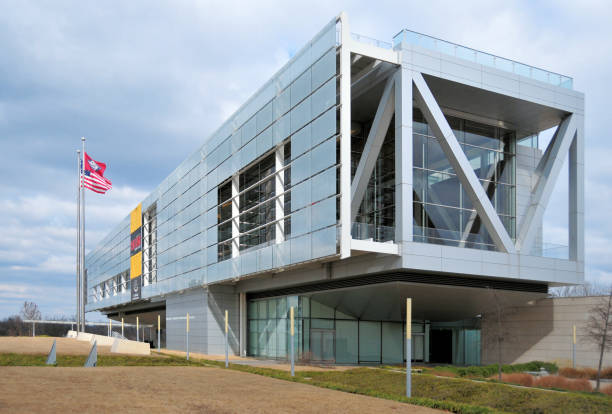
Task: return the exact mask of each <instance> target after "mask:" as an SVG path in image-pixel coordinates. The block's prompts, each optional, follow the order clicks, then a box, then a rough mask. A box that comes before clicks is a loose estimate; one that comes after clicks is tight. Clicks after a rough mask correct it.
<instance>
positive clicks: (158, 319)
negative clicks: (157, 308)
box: [157, 315, 161, 352]
mask: <svg viewBox="0 0 612 414" xmlns="http://www.w3.org/2000/svg"><path fill="white" fill-rule="evenodd" d="M160 348H161V318H160V316H159V315H157V351H158V352H159V350H160Z"/></svg>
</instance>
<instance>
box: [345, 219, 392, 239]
mask: <svg viewBox="0 0 612 414" xmlns="http://www.w3.org/2000/svg"><path fill="white" fill-rule="evenodd" d="M351 237H352V238H353V239H356V240H368V239H372V240H373V241H376V242H386V241H393V240H394V238H395V227H388V226H374V225H373V224H368V223H360V222H353V226H352V228H351Z"/></svg>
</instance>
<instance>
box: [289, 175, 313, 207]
mask: <svg viewBox="0 0 612 414" xmlns="http://www.w3.org/2000/svg"><path fill="white" fill-rule="evenodd" d="M308 204H310V180H307V181H303V182H302V183H300V184H298V185H296V186H294V187H292V188H291V209H292V210H293V211H295V210H299V209H300V208H302V207H305V206H307V205H308Z"/></svg>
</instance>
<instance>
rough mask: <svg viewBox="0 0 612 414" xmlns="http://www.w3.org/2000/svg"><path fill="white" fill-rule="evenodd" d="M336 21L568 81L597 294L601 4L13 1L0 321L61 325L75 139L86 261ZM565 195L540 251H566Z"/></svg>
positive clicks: (603, 137) (604, 89) (4, 89)
mask: <svg viewBox="0 0 612 414" xmlns="http://www.w3.org/2000/svg"><path fill="white" fill-rule="evenodd" d="M341 11H346V12H347V14H348V17H349V21H350V26H351V31H352V32H355V33H359V34H361V35H365V36H370V37H373V38H376V39H380V40H384V41H388V42H390V41H391V39H392V37H393V35H395V34H396V33H397V32H398V31H400V30H401V29H402V28H408V29H411V30H414V31H417V32H421V33H425V34H429V35H432V36H435V37H438V38H442V39H446V40H450V41H453V42H456V43H459V44H464V45H467V46H470V47H473V48H475V49H479V50H483V51H486V52H490V53H493V54H496V55H499V56H503V57H506V58H510V59H514V60H517V61H520V62H524V63H527V64H530V65H534V66H538V67H541V68H544V69H548V70H552V71H554V72H558V73H562V74H565V75H568V76H571V77H573V78H574V89H576V90H578V91H581V92H584V93H585V97H586V120H585V136H586V155H585V156H586V199H585V200H586V201H585V203H586V278H587V280H589V281H592V282H596V283H602V282H603V283H609V282H612V254H610V247H609V246H610V245H612V216H611V215H610V214H609V211H610V209H611V208H612V184H611V183H612V164H611V163H610V161H609V160H610V159H612V147H611V146H610V145H608V143H607V139H608V136H609V134H608V133H607V128H606V127H605V125H606V124H605V122H606V121H607V120H608V118H609V114H610V109H609V108H610V107H609V96H610V95H611V94H612V86H611V85H612V82H610V80H609V77H610V76H612V75H610V74H612V46H611V42H612V25H611V24H610V22H612V4H610V3H609V2H606V1H580V2H575V1H550V2H546V1H492V0H487V1H465V2H457V1H448V2H440V1H428V2H412V1H403V2H390V1H375V2H374V1H367V2H365V1H336V2H329V1H318V0H311V1H308V2H291V1H282V2H270V1H258V2H247V1H245V2H231V1H219V2H217V1H213V2H209V1H173V2H161V1H156V2H151V1H129V2H122V1H105V2H78V1H37V2H32V1H26V0H20V1H13V0H8V1H7V2H6V3H5V4H4V7H3V10H2V13H0V51H1V53H0V318H4V317H6V316H9V315H12V314H16V313H18V311H19V309H20V306H21V304H22V303H23V301H25V300H28V301H34V302H36V303H37V304H38V305H39V308H40V310H41V312H42V314H43V316H45V317H46V316H59V315H74V308H75V304H74V303H75V291H74V284H75V275H74V274H75V238H76V233H75V217H76V204H75V202H76V196H75V194H76V179H77V178H76V158H75V151H76V149H77V148H79V146H80V137H81V136H85V137H86V138H87V151H88V153H89V154H91V155H92V156H93V157H94V158H95V159H97V160H100V161H103V162H106V163H107V172H106V175H107V176H108V177H109V178H110V179H111V180H112V181H113V189H112V190H111V191H110V192H109V193H107V194H106V195H104V196H100V195H96V194H94V193H91V192H89V193H88V194H87V217H86V223H87V235H86V242H87V246H86V247H87V250H90V249H92V248H93V247H94V246H95V245H96V243H97V242H98V241H99V240H100V239H101V238H102V237H104V235H106V234H107V233H108V232H109V231H110V230H111V229H112V228H113V227H114V226H115V225H116V224H117V223H118V222H119V221H120V220H122V219H123V218H124V217H125V216H126V215H127V214H128V212H129V211H130V210H131V209H132V208H134V207H135V206H136V204H137V203H138V202H139V201H141V200H142V199H143V198H144V197H145V196H146V195H147V194H148V193H149V192H150V191H151V190H153V189H154V188H155V187H156V186H157V184H159V183H160V182H161V181H162V179H163V178H164V177H166V176H167V175H168V174H169V173H170V172H171V171H172V170H173V169H174V168H175V167H176V166H177V165H178V164H179V163H180V162H181V161H182V160H183V159H185V158H186V157H187V156H188V155H189V154H190V153H191V152H192V151H194V150H195V149H196V148H198V147H199V146H200V145H201V144H202V143H203V142H204V141H205V140H206V138H207V137H208V136H209V135H210V134H211V133H212V132H213V131H214V130H215V129H216V128H217V127H219V126H220V125H221V123H222V122H223V121H224V120H225V119H227V118H228V117H229V116H230V115H231V114H232V113H233V112H234V111H235V110H236V109H238V107H239V106H240V105H241V104H242V103H243V102H244V101H245V100H246V99H248V98H249V96H251V95H252V94H253V93H254V92H255V91H256V90H257V89H258V88H259V87H260V86H262V85H263V84H264V83H265V82H266V81H267V80H268V79H269V78H270V77H271V76H272V75H273V74H274V73H275V72H276V71H277V70H278V69H280V68H281V67H282V66H283V65H284V64H285V63H286V62H287V61H288V60H289V59H290V57H291V56H292V55H293V54H294V53H295V52H296V51H297V50H299V49H300V48H301V47H302V46H303V45H304V44H305V43H306V42H307V41H309V40H310V39H311V38H312V36H313V35H314V34H315V33H316V32H317V31H318V30H320V29H321V28H322V27H323V26H324V25H325V24H326V23H327V22H329V21H330V20H331V19H332V18H334V16H336V15H338V14H339V13H340V12H341ZM566 205H567V180H565V179H563V178H561V179H560V181H559V183H558V185H557V187H556V189H555V191H554V194H553V198H552V200H551V202H550V206H553V207H550V208H549V209H548V210H549V211H547V213H546V215H545V227H544V233H545V241H546V242H549V243H558V244H564V245H567V207H566Z"/></svg>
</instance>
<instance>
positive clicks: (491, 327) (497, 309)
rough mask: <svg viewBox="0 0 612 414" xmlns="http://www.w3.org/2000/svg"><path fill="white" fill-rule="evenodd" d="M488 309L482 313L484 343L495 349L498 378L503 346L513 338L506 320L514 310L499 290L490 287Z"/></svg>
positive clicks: (500, 370)
mask: <svg viewBox="0 0 612 414" xmlns="http://www.w3.org/2000/svg"><path fill="white" fill-rule="evenodd" d="M487 292H488V295H487V296H488V298H489V300H488V301H487V302H488V303H487V305H486V309H485V311H484V312H482V314H481V329H482V333H483V341H484V343H483V345H484V347H485V348H488V349H493V350H494V351H495V354H496V359H497V378H498V379H499V380H500V381H501V379H502V361H503V358H502V356H503V351H502V346H503V344H504V343H508V342H509V341H510V340H511V335H510V333H509V332H508V330H507V329H506V327H505V320H506V319H507V317H508V316H509V314H510V313H511V312H512V311H513V309H512V308H510V307H508V306H506V303H505V301H504V300H503V298H502V296H501V295H500V294H499V292H496V291H495V289H492V288H488V289H487Z"/></svg>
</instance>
